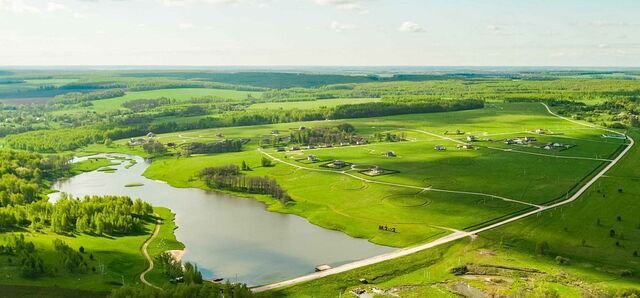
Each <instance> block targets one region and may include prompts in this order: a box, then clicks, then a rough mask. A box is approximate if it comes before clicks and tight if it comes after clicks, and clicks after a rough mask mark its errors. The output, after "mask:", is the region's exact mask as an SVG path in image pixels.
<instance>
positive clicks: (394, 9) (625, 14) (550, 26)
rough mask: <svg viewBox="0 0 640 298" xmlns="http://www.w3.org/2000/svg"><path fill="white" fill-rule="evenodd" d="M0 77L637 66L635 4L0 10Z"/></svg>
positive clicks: (205, 2) (456, 2) (206, 4)
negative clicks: (152, 69)
mask: <svg viewBox="0 0 640 298" xmlns="http://www.w3.org/2000/svg"><path fill="white" fill-rule="evenodd" d="M0 65H4V66H17V65H25V66H26V65H41V66H45V65H63V66H64V65H183V66H223V65H224V66H229V65H247V66H276V65H284V66H295V65H305V66H385V65H395V66H405V65H406V66H616V67H638V66H640V1H638V0H610V1H600V0H580V1H578V0H441V1H440V0H51V1H48V0H0Z"/></svg>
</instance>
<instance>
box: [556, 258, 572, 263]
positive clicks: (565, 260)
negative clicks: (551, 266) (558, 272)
mask: <svg viewBox="0 0 640 298" xmlns="http://www.w3.org/2000/svg"><path fill="white" fill-rule="evenodd" d="M570 261H571V260H569V259H567V258H565V257H561V256H557V257H556V263H558V264H559V265H569V262H570Z"/></svg>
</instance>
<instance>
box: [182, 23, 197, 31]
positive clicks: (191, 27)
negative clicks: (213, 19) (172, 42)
mask: <svg viewBox="0 0 640 298" xmlns="http://www.w3.org/2000/svg"><path fill="white" fill-rule="evenodd" d="M178 27H180V29H183V30H187V29H193V28H195V27H196V25H194V24H192V23H182V24H179V25H178Z"/></svg>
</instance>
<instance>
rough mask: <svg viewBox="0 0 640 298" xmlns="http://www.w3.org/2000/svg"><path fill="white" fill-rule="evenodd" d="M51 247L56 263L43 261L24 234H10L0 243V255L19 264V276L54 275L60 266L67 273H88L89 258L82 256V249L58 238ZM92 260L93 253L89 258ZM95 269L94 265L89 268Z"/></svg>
mask: <svg viewBox="0 0 640 298" xmlns="http://www.w3.org/2000/svg"><path fill="white" fill-rule="evenodd" d="M53 248H54V251H55V253H56V257H55V258H54V260H56V261H57V262H58V265H57V266H56V265H54V264H52V263H49V264H47V263H45V261H44V259H43V258H42V257H41V256H40V255H39V254H38V251H37V249H36V246H35V244H34V243H33V242H31V241H26V240H25V237H24V234H20V235H12V237H10V238H9V241H8V242H7V244H5V245H0V255H7V256H8V260H9V263H10V264H13V265H15V266H19V270H20V276H22V277H24V278H37V277H41V276H44V275H55V274H57V273H59V271H58V269H59V268H61V269H62V270H64V271H65V272H68V273H81V274H84V273H88V272H89V271H90V270H89V266H90V265H89V263H88V262H89V260H87V259H85V257H84V256H83V253H84V249H83V248H81V249H80V250H81V251H76V250H75V249H73V248H71V247H70V246H69V245H68V244H67V243H65V242H64V241H62V240H60V239H54V240H53ZM89 259H91V260H93V254H91V256H90V258H89ZM91 269H92V270H93V271H95V267H92V268H91Z"/></svg>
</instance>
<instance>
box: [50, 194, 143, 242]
mask: <svg viewBox="0 0 640 298" xmlns="http://www.w3.org/2000/svg"><path fill="white" fill-rule="evenodd" d="M46 209H48V208H45V210H44V211H46V213H44V214H42V213H40V214H38V217H39V218H42V219H44V221H45V223H46V221H47V213H49V214H50V216H49V221H50V223H51V228H52V230H53V231H54V232H56V233H69V232H80V233H92V234H97V235H102V234H108V235H114V234H121V235H124V234H130V233H132V232H138V231H142V230H143V229H144V224H143V219H144V218H145V217H147V216H149V215H150V214H151V213H153V208H152V207H151V205H150V204H149V203H146V202H143V201H142V200H140V199H136V200H135V201H133V200H131V198H129V197H121V196H86V197H84V199H82V200H76V199H73V198H71V197H68V196H66V195H65V194H62V197H61V198H60V200H58V202H57V203H56V204H54V205H53V206H52V207H51V210H46Z"/></svg>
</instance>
